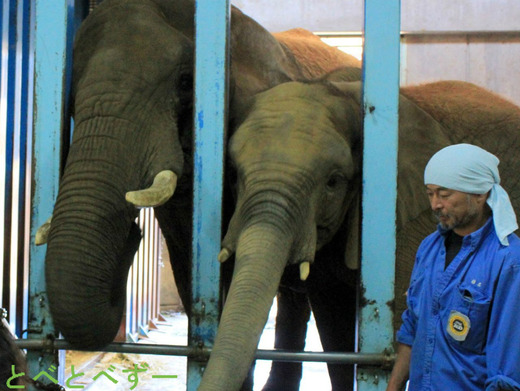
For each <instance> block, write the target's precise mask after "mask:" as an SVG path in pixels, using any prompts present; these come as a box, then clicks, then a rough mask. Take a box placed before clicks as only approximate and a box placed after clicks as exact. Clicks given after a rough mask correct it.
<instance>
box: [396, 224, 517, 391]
mask: <svg viewBox="0 0 520 391" xmlns="http://www.w3.org/2000/svg"><path fill="white" fill-rule="evenodd" d="M445 235H446V231H443V230H442V229H441V228H440V227H439V228H438V230H437V231H436V232H434V233H433V234H431V235H430V236H428V237H427V238H426V239H425V240H424V241H423V242H422V243H421V245H420V246H419V249H418V251H417V256H416V260H415V266H414V269H413V272H412V277H411V282H410V287H409V289H408V294H407V303H408V309H407V310H406V311H405V312H404V313H403V317H402V318H403V325H402V327H401V328H400V330H399V331H398V333H397V340H398V341H399V342H401V343H403V344H406V345H410V346H411V347H412V353H411V361H410V383H409V390H410V391H418V390H421V391H426V390H431V391H434V390H442V391H447V390H449V391H473V390H475V391H483V390H486V391H495V390H520V240H519V238H518V236H516V235H515V234H511V235H509V236H508V239H509V246H503V245H502V244H501V243H500V241H499V240H498V238H497V236H496V233H495V229H494V226H493V220H492V218H490V219H489V220H488V221H487V222H486V224H485V225H484V226H483V227H481V228H480V229H479V230H478V231H475V232H473V233H472V234H470V235H467V236H465V237H464V239H463V242H462V247H461V249H460V251H459V253H458V254H457V256H456V257H455V258H454V259H453V261H452V262H451V263H450V265H449V266H448V267H447V268H446V270H445V269H444V267H445V256H446V248H445V245H444V240H445Z"/></svg>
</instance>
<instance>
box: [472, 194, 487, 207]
mask: <svg viewBox="0 0 520 391" xmlns="http://www.w3.org/2000/svg"><path fill="white" fill-rule="evenodd" d="M488 197H489V191H488V192H487V193H484V194H475V199H476V200H477V203H478V204H479V205H485V204H486V201H487V199H488Z"/></svg>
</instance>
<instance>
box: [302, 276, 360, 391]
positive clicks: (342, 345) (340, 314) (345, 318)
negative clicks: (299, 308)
mask: <svg viewBox="0 0 520 391" xmlns="http://www.w3.org/2000/svg"><path fill="white" fill-rule="evenodd" d="M307 288H308V294H309V300H310V303H311V307H312V311H313V313H314V317H315V318H316V326H317V328H318V332H319V334H320V340H321V344H322V346H323V350H324V351H342V352H353V351H354V347H355V322H356V289H355V288H354V287H352V286H349V285H348V284H345V283H342V282H340V281H338V280H334V279H333V278H330V276H329V275H328V274H327V273H323V274H321V275H320V273H319V272H316V270H313V271H312V273H311V275H310V276H309V280H308V284H307ZM328 370H329V376H330V381H331V385H332V390H333V391H336V390H342V391H345V390H352V389H353V385H354V366H353V365H346V364H328Z"/></svg>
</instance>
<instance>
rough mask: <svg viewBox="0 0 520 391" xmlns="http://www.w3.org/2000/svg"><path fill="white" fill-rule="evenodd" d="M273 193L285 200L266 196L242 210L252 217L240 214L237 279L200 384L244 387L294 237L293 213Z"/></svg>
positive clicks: (219, 387) (213, 387) (202, 387)
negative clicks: (247, 217) (240, 226)
mask: <svg viewBox="0 0 520 391" xmlns="http://www.w3.org/2000/svg"><path fill="white" fill-rule="evenodd" d="M273 198H274V199H277V201H282V200H281V197H279V195H275V196H274V197H271V198H270V197H269V196H264V199H267V200H268V201H267V202H264V203H262V202H261V203H259V204H258V205H255V206H252V207H251V205H250V204H251V203H247V202H246V203H245V204H242V208H241V211H239V214H241V213H243V212H244V211H246V213H247V215H248V216H250V217H251V216H252V218H251V219H249V220H248V221H245V222H244V219H241V220H242V222H243V224H242V229H241V233H240V235H239V237H238V244H237V252H236V262H235V270H234V274H233V279H232V283H231V287H230V291H229V294H228V296H227V300H226V303H225V306H224V311H223V313H222V318H221V320H220V324H219V331H218V334H217V338H216V341H215V345H214V348H213V351H212V353H211V357H210V360H209V362H208V366H207V368H206V370H205V372H204V377H203V379H202V382H201V385H200V388H199V390H228V391H230V390H238V389H240V387H241V385H242V382H243V381H244V379H245V377H246V375H247V372H248V370H249V367H250V365H251V363H252V361H253V357H254V353H255V350H256V347H257V345H258V342H259V339H260V335H261V333H262V330H263V328H264V326H265V323H266V321H267V318H268V315H269V310H270V308H271V304H272V301H273V298H274V296H275V294H276V291H277V289H278V286H279V283H280V279H281V276H282V274H283V271H284V268H285V266H286V264H287V261H288V259H289V257H290V253H291V250H292V247H293V242H294V228H293V227H294V225H293V224H294V221H293V217H294V216H292V215H291V214H290V213H288V211H287V208H286V206H287V204H286V203H285V202H276V201H274V202H273ZM253 203H254V202H253ZM248 204H249V205H248Z"/></svg>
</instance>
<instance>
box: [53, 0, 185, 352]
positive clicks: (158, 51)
mask: <svg viewBox="0 0 520 391" xmlns="http://www.w3.org/2000/svg"><path fill="white" fill-rule="evenodd" d="M170 16H171V15H169V14H168V13H166V12H164V8H163V7H162V5H161V2H160V1H153V0H140V1H136V0H127V1H124V0H107V1H105V2H103V4H102V5H100V6H99V7H98V8H96V9H95V10H94V11H93V12H92V13H91V14H90V15H89V17H88V18H87V19H86V20H85V22H84V23H83V24H82V26H81V28H80V30H79V31H78V34H77V36H76V40H75V46H74V65H73V87H72V88H73V100H74V109H73V111H74V112H73V116H74V125H75V128H74V134H73V139H72V144H71V147H70V150H69V154H68V157H67V162H66V166H65V169H64V174H63V177H62V179H61V182H60V186H59V194H58V198H57V201H56V205H55V209H54V212H53V218H52V223H51V227H50V231H49V236H48V247H47V254H46V283H47V293H48V297H49V303H50V309H51V314H52V316H53V320H54V322H55V325H56V327H57V329H58V330H60V331H61V332H62V333H63V335H64V336H65V338H66V339H67V340H68V341H69V342H70V343H72V344H73V345H74V346H78V347H90V348H92V347H99V346H103V345H105V344H106V343H108V342H111V341H112V340H113V338H114V336H115V334H116V333H117V331H118V329H119V325H120V322H121V317H122V311H123V306H124V303H125V291H126V289H125V286H126V280H127V273H128V270H129V267H130V265H131V262H132V260H133V255H134V253H135V251H136V249H137V247H138V245H139V242H140V230H139V228H138V227H137V226H136V225H135V223H134V220H135V218H136V216H137V211H138V210H137V208H136V206H143V207H144V206H158V205H161V204H164V203H165V202H169V201H168V200H169V198H170V197H171V195H172V194H173V192H174V189H175V184H176V181H177V178H178V177H181V175H182V170H183V165H184V154H183V148H184V149H187V148H190V143H191V140H190V138H189V134H188V135H186V133H185V132H183V129H185V128H186V127H189V124H191V117H192V116H191V102H192V84H193V83H192V80H193V44H192V40H191V39H190V38H189V37H187V36H186V35H185V34H183V32H181V31H179V30H177V29H176V27H175V26H174V25H173V22H172V20H170V19H168V17H170ZM152 184H155V185H154V186H152ZM157 187H159V189H158V188H157ZM142 189H147V190H142Z"/></svg>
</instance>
